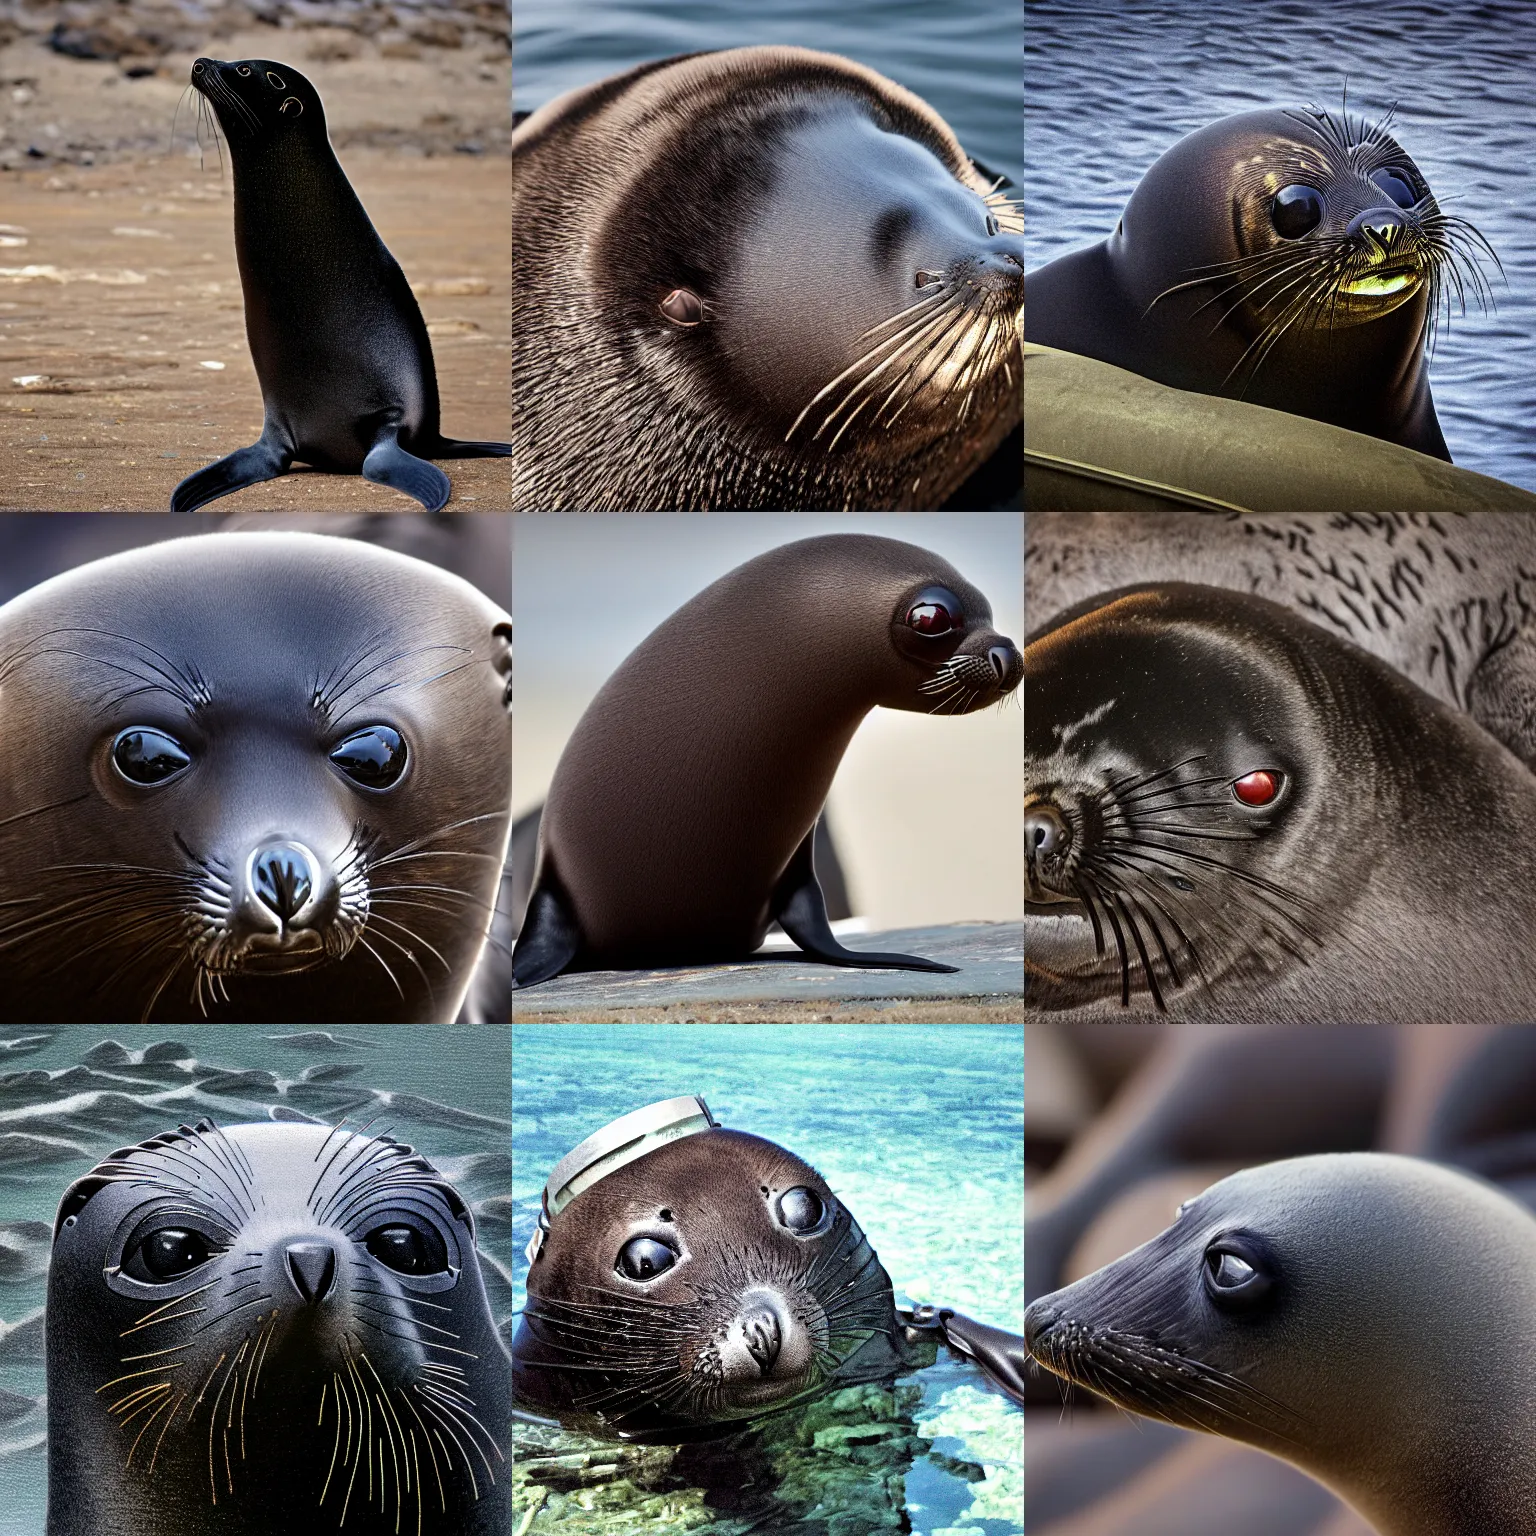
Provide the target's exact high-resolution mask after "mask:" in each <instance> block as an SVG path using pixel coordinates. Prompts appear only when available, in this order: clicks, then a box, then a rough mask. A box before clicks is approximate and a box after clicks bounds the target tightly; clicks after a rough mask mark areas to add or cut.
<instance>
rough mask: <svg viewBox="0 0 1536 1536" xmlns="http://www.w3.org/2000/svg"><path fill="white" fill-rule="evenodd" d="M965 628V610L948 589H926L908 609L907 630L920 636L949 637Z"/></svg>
mask: <svg viewBox="0 0 1536 1536" xmlns="http://www.w3.org/2000/svg"><path fill="white" fill-rule="evenodd" d="M964 627H965V609H964V608H963V607H962V606H961V603H960V599H959V598H958V597H956V596H955V594H954V593H953V592H951V591H950V590H949V588H948V587H925V588H924V589H923V590H922V591H921V592H919V593H918V594H917V596H916V598H914V599H913V602H912V606H911V607H910V608H908V609H907V628H908V629H915V630H916V631H917V632H918V634H920V635H948V634H952V633H953V632H954V631H955V630H957V629H963V628H964Z"/></svg>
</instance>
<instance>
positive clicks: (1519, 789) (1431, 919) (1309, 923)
mask: <svg viewBox="0 0 1536 1536" xmlns="http://www.w3.org/2000/svg"><path fill="white" fill-rule="evenodd" d="M1025 670H1026V673H1027V675H1028V678H1029V682H1028V689H1027V692H1028V698H1027V701H1026V708H1025V723H1024V809H1025V860H1026V871H1025V986H1026V994H1027V996H1028V997H1029V998H1030V1000H1031V1003H1032V1006H1033V1007H1034V1008H1035V1009H1037V1010H1041V1011H1044V1012H1053V1011H1064V1013H1063V1016H1066V1015H1067V1013H1070V1012H1071V1011H1072V1010H1082V1011H1083V1012H1081V1013H1079V1014H1077V1015H1074V1016H1076V1017H1083V1016H1101V1015H1102V1016H1116V1015H1118V1016H1125V1015H1126V1014H1127V1013H1130V1014H1135V1013H1137V1012H1142V1011H1145V1012H1149V1013H1150V1012H1156V1011H1158V1010H1167V1012H1168V1013H1169V1016H1170V1017H1173V1018H1177V1019H1178V1020H1180V1021H1191V1020H1195V1019H1207V1020H1210V1021H1212V1022H1223V1021H1225V1022H1229V1023H1244V1022H1246V1023H1259V1022H1266V1023H1281V1022H1294V1023H1317V1022H1322V1021H1326V1020H1329V1019H1339V1018H1344V1019H1350V1020H1358V1021H1365V1022H1443V1021H1446V1020H1454V1021H1457V1022H1462V1023H1473V1022H1494V1023H1497V1022H1505V1021H1507V1020H1509V1019H1515V1018H1525V1017H1528V1016H1530V1014H1531V1012H1532V1009H1533V1008H1536V966H1533V965H1532V963H1531V962H1530V960H1529V959H1528V957H1527V953H1526V945H1525V943H1524V941H1523V939H1522V938H1521V937H1520V936H1521V935H1522V934H1523V933H1525V932H1527V931H1528V928H1529V924H1530V923H1531V922H1533V921H1536V899H1533V897H1532V895H1531V892H1530V888H1529V881H1528V879H1527V877H1526V871H1528V869H1529V868H1530V865H1531V860H1532V857H1533V850H1532V849H1531V848H1530V846H1529V843H1528V833H1527V831H1526V829H1528V828H1530V827H1532V826H1536V822H1533V821H1532V819H1531V818H1532V817H1533V816H1536V782H1533V780H1532V777H1531V774H1530V771H1529V770H1528V769H1527V768H1526V767H1525V765H1524V764H1523V763H1521V762H1519V761H1518V760H1517V759H1515V758H1514V757H1513V756H1512V755H1511V754H1510V753H1509V752H1508V751H1507V750H1506V749H1505V748H1503V747H1502V746H1500V745H1499V744H1498V743H1497V742H1495V741H1493V740H1492V739H1491V738H1490V737H1489V736H1488V735H1487V734H1486V733H1485V732H1483V731H1482V730H1480V729H1479V728H1478V727H1477V726H1476V725H1474V724H1473V723H1472V721H1470V720H1469V719H1468V718H1467V717H1466V716H1465V715H1464V714H1462V713H1460V712H1459V711H1457V710H1453V709H1451V708H1450V707H1448V706H1447V705H1445V704H1442V703H1441V702H1439V701H1438V700H1436V699H1432V698H1430V697H1429V696H1428V695H1427V694H1425V693H1424V692H1423V691H1422V690H1420V689H1418V688H1416V687H1414V685H1413V684H1412V683H1410V682H1409V681H1408V680H1407V679H1406V678H1403V677H1402V676H1400V675H1399V674H1398V673H1396V672H1395V671H1393V670H1392V668H1390V667H1388V666H1387V665H1386V664H1385V663H1384V662H1382V661H1380V660H1378V659H1377V658H1376V657H1373V656H1369V655H1367V654H1366V653H1364V652H1363V651H1361V650H1359V649H1358V648H1357V647H1356V646H1353V645H1351V644H1349V643H1348V642H1346V641H1343V640H1339V639H1336V638H1335V637H1334V636H1332V635H1330V634H1328V633H1326V632H1325V631H1323V630H1322V629H1320V628H1318V627H1317V626H1315V625H1312V624H1309V623H1307V622H1306V621H1305V620H1304V619H1301V618H1299V617H1298V616H1297V615H1295V614H1294V613H1291V612H1290V611H1289V610H1287V609H1285V608H1282V607H1280V606H1279V605H1278V604H1275V603H1271V602H1268V601H1266V600H1265V599H1263V598H1258V597H1254V596H1252V595H1250V594H1248V593H1239V592H1230V591H1224V590H1221V589H1219V588H1215V587H1201V586H1195V585H1190V584H1185V583H1166V584H1163V585H1160V586H1148V587H1141V588H1131V589H1128V590H1126V591H1123V592H1121V593H1109V594H1106V595H1105V596H1104V598H1103V601H1102V606H1099V607H1097V608H1095V609H1093V610H1092V611H1091V612H1089V613H1086V614H1083V615H1081V616H1080V617H1077V618H1074V619H1071V620H1069V621H1067V622H1064V623H1062V624H1061V625H1060V626H1059V627H1056V628H1052V629H1050V630H1048V631H1047V633H1045V634H1044V635H1042V636H1039V637H1038V638H1036V639H1035V640H1033V641H1032V642H1031V643H1030V644H1029V645H1027V646H1026V648H1025ZM1452 825H1453V826H1454V827H1455V851H1454V856H1448V851H1447V847H1446V844H1445V841H1444V839H1445V835H1446V829H1447V827H1448V826H1452Z"/></svg>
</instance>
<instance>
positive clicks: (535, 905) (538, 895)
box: [512, 867, 581, 989]
mask: <svg viewBox="0 0 1536 1536" xmlns="http://www.w3.org/2000/svg"><path fill="white" fill-rule="evenodd" d="M580 948H581V929H580V928H579V927H578V926H577V923H576V914H575V913H574V912H572V911H571V906H570V902H569V901H568V900H567V898H566V894H565V892H564V891H562V890H561V889H560V885H559V882H558V881H557V880H555V879H554V877H553V876H552V874H551V873H550V871H549V869H548V868H547V867H546V868H545V869H542V870H540V871H539V877H538V880H537V881H536V882H535V883H534V887H533V894H532V895H531V896H530V897H529V898H528V910H527V911H526V912H525V913H524V914H523V926H522V929H521V931H520V932H519V933H518V936H517V943H516V944H515V945H514V946H513V949H512V984H513V987H514V988H517V989H521V988H523V987H536V986H538V984H539V983H540V982H541V981H549V980H550V979H551V978H552V977H555V976H558V975H559V974H560V973H561V971H563V970H565V969H566V968H567V967H568V966H569V965H570V963H571V961H572V960H574V959H575V958H576V954H577V951H578V950H580Z"/></svg>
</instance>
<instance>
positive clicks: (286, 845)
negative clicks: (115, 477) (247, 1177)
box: [0, 533, 511, 1024]
mask: <svg viewBox="0 0 1536 1536" xmlns="http://www.w3.org/2000/svg"><path fill="white" fill-rule="evenodd" d="M510 653H511V620H510V619H509V618H508V616H507V615H506V614H505V613H504V612H503V611H502V610H501V609H500V608H498V607H497V606H496V605H495V604H494V603H492V602H490V601H489V599H487V598H486V597H484V596H483V595H482V594H481V593H479V592H478V591H476V590H475V589H474V588H473V587H471V586H470V585H469V584H468V583H466V582H462V581H460V580H459V579H458V578H457V577H454V576H451V575H449V574H447V573H446V572H444V571H440V570H438V569H437V568H436V567H434V566H431V565H428V564H426V563H424V562H422V561H418V560H414V559H411V558H410V557H408V556H404V555H399V554H395V553H393V552H392V551H388V550H384V549H379V548H376V547H374V546H372V545H369V544H364V543H360V542H357V541H354V540H351V539H338V538H331V537H327V536H325V535H318V534H308V533H292V534H290V533H212V534H205V535H200V536H197V537H193V538H185V539H174V540H171V541H169V542H167V543H164V544H160V545H153V546H150V547H148V548H145V549H139V550H133V551H129V552H125V553H122V554H119V555H114V556H111V557H109V558H107V559H105V560H100V561H96V562H93V563H92V564H89V565H85V566H81V567H80V568H78V569H76V570H74V571H70V572H68V573H66V574H64V575H62V576H59V577H56V578H54V579H53V580H51V581H46V582H44V583H43V584H42V585H40V586H38V587H35V588H33V589H32V590H31V591H29V592H26V593H24V594H23V595H22V596H21V597H19V598H16V599H15V600H14V601H12V602H10V603H8V604H6V605H5V607H4V608H0V740H4V741H8V742H10V743H12V744H13V745H12V747H11V748H8V749H6V750H5V751H3V752H0V914H3V915H0V971H3V973H4V975H5V978H6V985H5V987H4V989H3V995H0V1018H4V1019H7V1020H12V1021H14V1020H28V1021H39V1022H41V1021H58V1020H71V1021H74V1022H86V1021H88V1022H97V1023H110V1022H131V1021H134V1020H143V1021H149V1020H155V1021H163V1020H181V1021H187V1020H198V1019H204V1018H206V1019H209V1020H213V1021H221V1020H222V1021H225V1022H291V1023H304V1024H321V1023H327V1022H337V1023H339V1022H347V1021H354V1022H356V1021H370V1022H390V1021H397V1022H416V1023H426V1022H432V1021H436V1022H442V1023H448V1022H451V1021H452V1020H453V1018H454V1017H455V1016H456V1014H457V1013H458V1011H459V1008H460V1005H461V1004H462V1002H463V1000H464V996H465V994H466V992H467V990H468V988H469V985H470V980H471V975H472V973H473V972H474V970H475V967H476V963H477V961H478V958H479V956H480V954H481V951H482V948H483V946H484V944H485V942H486V934H487V930H488V927H489V925H490V921H491V914H492V909H493V907H494V904H495V901H496V895H497V885H498V881H499V879H500V875H501V869H502V863H503V860H504V858H505V852H506V846H507V835H508V829H509V826H510V823H511V782H510V780H511V762H510V732H511V726H510V720H509V718H508V706H509V698H508V693H509V681H510V671H511V654H510ZM506 1016H507V1014H506V1012H503V1014H502V1017H503V1018H505V1017H506Z"/></svg>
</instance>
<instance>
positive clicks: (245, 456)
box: [171, 432, 293, 512]
mask: <svg viewBox="0 0 1536 1536" xmlns="http://www.w3.org/2000/svg"><path fill="white" fill-rule="evenodd" d="M292 463H293V454H292V453H291V452H290V451H289V450H288V448H287V447H285V446H284V445H283V444H281V443H277V442H274V441H273V440H272V439H271V438H270V437H269V436H268V435H267V433H266V432H263V433H262V434H261V436H260V437H259V438H258V439H257V440H256V441H255V442H254V443H252V444H251V446H250V447H249V448H237V449H235V451H234V452H233V453H226V454H225V455H224V457H223V458H222V459H216V460H215V461H214V462H213V463H212V464H205V465H204V466H203V467H202V468H201V469H199V470H197V471H196V472H195V473H193V474H190V475H188V476H187V478H186V479H185V480H183V481H182V482H181V483H180V484H179V485H178V486H177V487H176V489H175V490H174V491H172V492H171V511H172V512H195V511H197V509H198V508H199V507H200V506H202V505H203V504H204V503H205V502H210V501H213V500H215V499H216V498H217V497H220V496H227V495H229V493H230V492H231V491H238V490H241V489H242V488H244V487H245V486H247V485H259V484H260V483H261V482H262V481H263V480H275V479H277V477H278V476H279V475H281V474H284V473H286V472H287V469H288V466H289V465H290V464H292Z"/></svg>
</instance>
